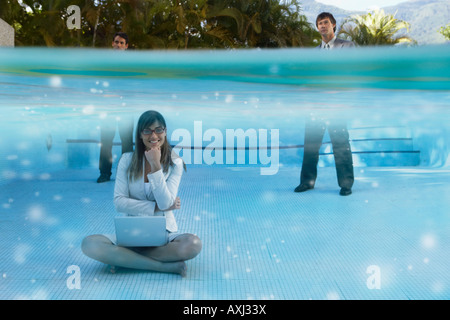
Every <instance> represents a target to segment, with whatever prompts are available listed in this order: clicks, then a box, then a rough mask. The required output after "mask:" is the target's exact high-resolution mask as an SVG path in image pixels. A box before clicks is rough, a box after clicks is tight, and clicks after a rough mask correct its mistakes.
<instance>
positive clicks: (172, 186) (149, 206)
mask: <svg viewBox="0 0 450 320" xmlns="http://www.w3.org/2000/svg"><path fill="white" fill-rule="evenodd" d="M132 155H133V153H131V152H130V153H125V154H123V155H122V157H121V158H120V160H119V164H118V166H117V174H116V183H115V186H114V206H115V207H116V210H117V211H118V212H120V213H123V214H126V215H129V216H146V215H158V216H161V215H164V216H165V217H166V229H167V230H168V231H169V232H177V231H178V227H177V223H176V221H175V217H174V215H173V212H172V210H168V211H165V210H167V209H168V208H170V207H171V206H172V205H173V203H174V202H175V198H176V196H177V193H178V186H179V185H180V181H181V176H182V174H183V160H182V159H181V158H173V159H172V160H173V162H174V166H173V167H172V166H171V167H169V170H168V171H167V173H164V172H163V170H162V169H161V170H158V171H156V172H154V173H149V174H148V175H147V178H148V181H149V183H150V191H149V192H148V193H146V191H145V183H144V176H142V177H141V178H140V179H137V180H129V178H128V167H129V165H130V162H131V158H132ZM144 161H145V158H144V159H143V163H142V165H143V166H144V164H145V162H144ZM143 168H144V167H143ZM156 204H158V209H159V210H158V211H157V212H155V208H156Z"/></svg>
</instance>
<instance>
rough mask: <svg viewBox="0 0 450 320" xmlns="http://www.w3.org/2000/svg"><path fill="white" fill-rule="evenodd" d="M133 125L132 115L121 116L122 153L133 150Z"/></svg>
mask: <svg viewBox="0 0 450 320" xmlns="http://www.w3.org/2000/svg"><path fill="white" fill-rule="evenodd" d="M133 127H134V119H133V116H132V115H124V116H120V120H119V135H120V141H121V142H122V154H124V153H126V152H133Z"/></svg>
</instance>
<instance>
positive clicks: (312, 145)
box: [294, 119, 326, 192]
mask: <svg viewBox="0 0 450 320" xmlns="http://www.w3.org/2000/svg"><path fill="white" fill-rule="evenodd" d="M325 129H326V127H325V122H323V121H322V120H311V119H308V120H307V121H306V124H305V143H304V152H303V164H302V171H301V174H300V185H298V186H297V187H296V188H295V190H294V191H295V192H303V191H307V190H309V189H313V188H314V184H315V182H316V178H317V163H318V162H319V149H320V147H321V145H322V139H323V135H324V134H325Z"/></svg>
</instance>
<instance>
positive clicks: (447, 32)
mask: <svg viewBox="0 0 450 320" xmlns="http://www.w3.org/2000/svg"><path fill="white" fill-rule="evenodd" d="M439 33H440V34H442V35H443V36H444V37H445V39H447V40H450V23H448V24H447V25H446V26H445V27H441V29H440V30H439Z"/></svg>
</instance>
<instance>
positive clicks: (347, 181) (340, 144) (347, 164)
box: [328, 122, 354, 196]
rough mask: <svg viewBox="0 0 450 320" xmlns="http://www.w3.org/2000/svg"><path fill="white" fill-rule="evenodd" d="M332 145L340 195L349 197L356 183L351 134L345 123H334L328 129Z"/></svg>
mask: <svg viewBox="0 0 450 320" xmlns="http://www.w3.org/2000/svg"><path fill="white" fill-rule="evenodd" d="M328 133H329V135H330V139H331V143H332V145H333V154H334V161H335V164H336V174H337V179H338V184H339V187H341V192H340V195H343V196H347V195H350V194H351V193H352V190H351V189H352V186H353V182H354V172H353V159H352V150H351V147H350V142H349V134H348V130H347V126H346V124H345V122H337V123H332V124H330V125H329V127H328Z"/></svg>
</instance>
